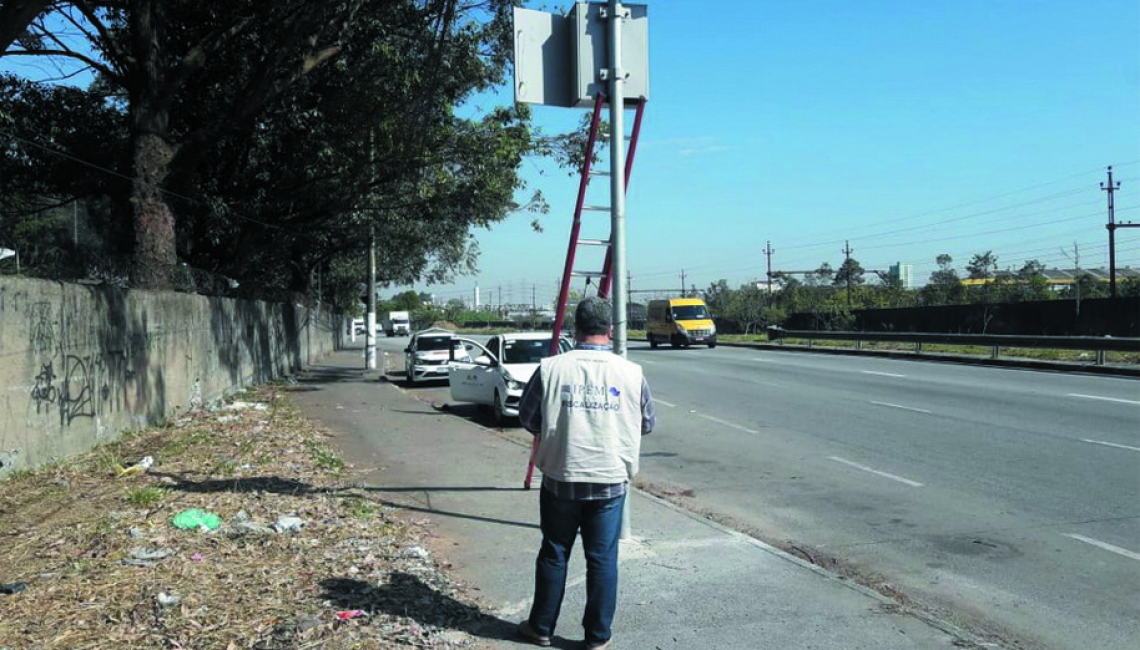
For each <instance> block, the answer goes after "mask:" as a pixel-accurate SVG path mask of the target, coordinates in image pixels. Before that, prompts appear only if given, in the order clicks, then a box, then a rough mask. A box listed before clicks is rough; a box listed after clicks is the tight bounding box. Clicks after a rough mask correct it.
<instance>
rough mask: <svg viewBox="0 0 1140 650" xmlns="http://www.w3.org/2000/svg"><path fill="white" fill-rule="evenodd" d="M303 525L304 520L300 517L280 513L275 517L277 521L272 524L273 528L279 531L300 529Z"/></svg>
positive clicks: (285, 531) (287, 531)
mask: <svg viewBox="0 0 1140 650" xmlns="http://www.w3.org/2000/svg"><path fill="white" fill-rule="evenodd" d="M304 526H305V521H304V520H303V519H301V518H300V517H293V516H291V515H281V516H280V517H278V518H277V523H275V524H273V529H274V530H276V531H277V532H279V533H291V532H295V531H298V530H301V528H303V527H304Z"/></svg>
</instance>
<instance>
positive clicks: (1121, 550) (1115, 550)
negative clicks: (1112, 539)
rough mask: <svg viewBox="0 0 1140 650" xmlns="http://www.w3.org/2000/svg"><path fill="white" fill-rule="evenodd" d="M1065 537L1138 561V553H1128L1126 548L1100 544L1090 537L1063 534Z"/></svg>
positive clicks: (1139, 556)
mask: <svg viewBox="0 0 1140 650" xmlns="http://www.w3.org/2000/svg"><path fill="white" fill-rule="evenodd" d="M1065 537H1072V538H1073V539H1076V540H1080V541H1082V542H1084V543H1085V544H1092V545H1093V546H1096V547H1097V548H1103V549H1104V550H1106V551H1111V552H1112V553H1116V554H1117V555H1123V556H1124V557H1128V558H1132V559H1133V560H1140V553H1133V552H1132V551H1130V550H1128V549H1126V548H1120V547H1119V546H1113V545H1112V544H1109V543H1108V542H1102V541H1100V540H1099V539H1093V538H1091V537H1085V536H1084V535H1075V534H1073V533H1065Z"/></svg>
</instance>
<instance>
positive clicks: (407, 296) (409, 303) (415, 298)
mask: <svg viewBox="0 0 1140 650" xmlns="http://www.w3.org/2000/svg"><path fill="white" fill-rule="evenodd" d="M421 304H422V302H421V300H420V294H418V293H416V292H415V291H412V290H408V291H405V292H403V293H398V294H396V295H394V296H392V302H391V305H392V309H393V310H395V311H415V310H417V309H419V308H420V305H421Z"/></svg>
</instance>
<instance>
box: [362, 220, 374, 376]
mask: <svg viewBox="0 0 1140 650" xmlns="http://www.w3.org/2000/svg"><path fill="white" fill-rule="evenodd" d="M366 327H367V331H366V332H365V333H364V367H365V368H366V369H368V370H375V369H376V227H375V226H373V227H372V231H371V235H370V236H369V241H368V325H367V326H366Z"/></svg>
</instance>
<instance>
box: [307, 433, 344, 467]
mask: <svg viewBox="0 0 1140 650" xmlns="http://www.w3.org/2000/svg"><path fill="white" fill-rule="evenodd" d="M305 448H306V449H308V450H309V454H310V455H311V456H312V459H313V463H314V464H315V465H316V466H317V467H319V468H321V469H323V470H327V471H330V472H339V471H341V470H342V469H344V461H343V460H341V459H340V457H339V456H337V455H336V454H335V453H333V452H332V450H331V449H329V448H328V447H326V446H324V445H322V444H321V443H320V442H319V441H317V440H314V439H312V438H309V439H307V440H305Z"/></svg>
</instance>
